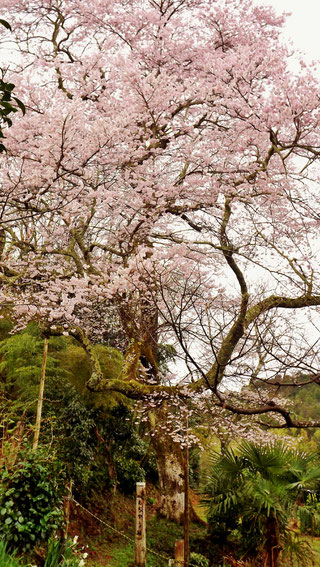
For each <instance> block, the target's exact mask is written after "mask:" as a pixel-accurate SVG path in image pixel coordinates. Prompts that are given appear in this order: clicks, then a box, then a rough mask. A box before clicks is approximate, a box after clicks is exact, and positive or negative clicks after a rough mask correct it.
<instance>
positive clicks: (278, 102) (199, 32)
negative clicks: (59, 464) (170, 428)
mask: <svg viewBox="0 0 320 567" xmlns="http://www.w3.org/2000/svg"><path fill="white" fill-rule="evenodd" d="M3 7H4V10H7V11H8V12H9V11H10V18H11V20H12V22H14V30H15V34H16V47H17V50H19V52H20V53H21V54H22V55H23V56H20V57H17V58H16V61H18V63H16V64H15V70H14V74H13V77H14V82H15V84H16V85H17V88H18V89H19V93H20V96H21V97H22V98H23V100H24V101H25V102H26V106H27V109H28V112H27V114H26V116H25V117H24V119H23V123H22V122H21V121H19V120H16V121H15V124H14V125H13V127H12V128H11V129H10V133H9V134H8V141H7V147H8V154H7V155H6V156H5V157H4V161H3V166H2V168H1V172H0V173H1V195H0V211H1V212H0V215H1V217H0V218H1V234H0V259H1V268H0V269H1V273H0V281H1V285H2V287H1V292H0V295H1V299H2V301H3V302H4V303H5V304H6V305H10V307H11V309H12V313H13V315H14V317H15V318H16V319H17V321H18V325H21V326H22V325H24V324H25V322H26V321H28V320H30V319H38V320H39V321H41V322H42V324H43V325H44V326H45V327H46V333H48V332H50V333H52V334H59V333H64V334H70V335H72V336H74V337H75V338H76V339H77V340H79V341H80V343H81V344H82V345H83V347H84V348H85V350H86V352H87V354H88V356H89V357H90V358H91V360H92V377H91V379H90V381H89V383H88V387H89V388H92V389H99V390H104V391H106V392H107V391H108V390H116V391H121V392H123V393H125V394H126V395H127V396H129V397H132V398H134V399H142V398H143V399H146V398H150V396H155V395H156V396H159V395H160V396H164V397H165V396H168V395H171V394H174V395H175V396H176V399H177V400H180V402H179V403H181V404H183V403H185V401H187V403H188V400H190V398H192V399H193V400H195V399H197V397H198V396H200V397H201V396H202V395H203V392H204V391H205V392H206V395H208V396H212V401H213V406H214V407H215V408H217V410H218V409H219V408H220V409H222V410H223V411H225V410H229V411H230V412H232V413H236V414H238V415H239V416H241V415H260V414H267V415H268V416H269V417H270V424H271V426H277V427H279V426H280V427H281V426H286V427H287V426H289V427H292V426H294V425H302V424H296V423H295V422H294V420H293V418H292V416H291V414H290V412H289V410H288V409H287V408H285V407H284V406H283V405H282V404H281V400H280V401H279V398H278V397H277V398H276V397H275V396H277V395H278V390H279V388H280V387H282V386H283V385H284V384H286V383H289V382H290V383H291V382H296V378H295V376H297V375H298V373H300V374H301V372H303V374H304V375H308V376H309V378H308V379H309V380H311V381H317V380H318V379H319V360H318V354H317V352H318V347H317V342H318V335H319V333H318V328H317V323H318V319H317V308H318V306H319V305H320V290H319V276H318V266H317V246H318V242H317V233H318V225H319V194H318V190H317V183H318V177H319V170H318V166H317V162H318V158H319V152H320V147H319V141H318V140H319V130H320V126H319V118H320V112H319V88H318V82H317V79H316V74H315V72H314V69H313V68H309V67H307V66H306V65H305V64H304V63H303V62H302V61H301V62H300V63H299V62H297V65H298V71H297V72H293V71H292V66H291V67H290V65H289V63H290V61H291V58H292V54H291V53H290V51H289V50H288V49H287V47H286V46H285V45H282V43H281V38H280V33H281V25H282V23H283V18H282V17H277V16H276V15H275V13H274V12H273V11H272V9H269V8H265V7H258V6H256V5H255V4H254V3H253V2H252V1H251V0H242V1H241V2H240V1H238V0H215V1H210V2H209V0H142V1H141V0H140V1H139V2H137V1H135V0H112V1H108V0H104V1H103V2H102V1H101V0H95V1H94V2H92V3H90V6H89V5H88V4H87V3H86V2H84V1H83V0H68V1H66V0H65V1H64V0H50V1H49V0H32V1H28V2H26V1H24V0H3ZM12 72H13V70H12ZM310 329H311V330H310ZM109 330H110V332H111V335H112V336H114V337H116V336H117V337H118V338H119V337H121V339H119V341H120V343H121V346H122V348H123V349H125V351H126V352H125V358H124V365H123V369H122V373H121V375H120V376H119V377H118V378H117V379H114V380H108V381H107V380H105V378H104V376H103V374H102V372H101V369H100V365H99V360H98V359H97V358H96V357H95V353H94V350H93V349H92V342H93V341H97V340H101V338H102V337H104V336H105V335H106V334H108V333H107V331H109ZM170 342H172V343H175V344H176V349H177V352H178V355H179V356H180V357H181V358H183V359H184V362H185V368H186V372H185V375H184V376H183V378H182V377H181V374H182V371H181V370H180V371H179V373H178V376H174V377H173V378H172V377H170V375H169V374H170V373H168V372H166V373H164V372H163V370H161V366H160V368H159V345H161V344H164V343H170ZM120 343H119V344H120ZM171 373H172V368H171ZM235 381H236V382H237V384H238V390H239V388H241V386H244V385H248V384H249V383H250V384H251V387H250V388H247V391H246V392H245V391H244V390H242V392H241V395H240V397H239V395H236V394H235V393H234V392H232V391H231V393H230V390H232V389H233V388H232V387H231V386H230V385H231V384H234V383H235ZM303 381H304V382H306V381H307V379H303ZM260 385H262V386H263V389H261V388H260ZM266 385H267V388H266ZM254 393H255V398H254V399H253V395H254ZM239 398H240V399H239ZM167 417H168V416H167V414H166V409H165V402H164V401H163V403H162V405H161V407H160V408H158V410H157V411H154V412H153V414H152V415H151V416H150V426H151V427H152V428H156V426H157V424H158V430H159V431H160V430H162V429H161V428H163V427H165V426H166V423H167ZM154 447H155V449H156V451H157V453H158V456H159V462H160V461H161V459H162V460H163V459H164V460H165V459H166V458H167V456H168V451H169V452H170V453H171V461H172V462H171V467H168V468H167V469H166V470H164V467H162V469H161V471H160V475H162V476H161V482H162V486H163V490H164V492H166V491H167V493H166V497H167V500H166V502H167V503H165V504H164V512H166V513H167V514H168V515H170V516H173V517H177V518H179V517H181V508H182V503H183V496H182V493H183V487H182V482H181V478H182V477H181V474H182V473H181V471H182V464H181V463H182V460H181V454H180V452H179V450H178V448H177V445H175V444H174V441H173V440H172V438H170V442H168V440H167V439H166V438H165V436H163V435H162V436H161V435H157V436H155V440H154ZM174 447H176V450H175V449H174ZM168 469H170V470H168ZM166 486H170V489H169V488H167V489H166ZM172 486H174V487H175V489H174V490H173V489H172ZM170 491H171V493H170ZM166 506H167V509H166Z"/></svg>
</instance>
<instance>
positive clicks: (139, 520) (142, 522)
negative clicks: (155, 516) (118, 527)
mask: <svg viewBox="0 0 320 567" xmlns="http://www.w3.org/2000/svg"><path fill="white" fill-rule="evenodd" d="M136 490H137V496H136V557H135V564H136V566H137V567H145V565H146V555H147V543H146V483H145V482H137V484H136Z"/></svg>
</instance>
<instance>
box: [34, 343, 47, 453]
mask: <svg viewBox="0 0 320 567" xmlns="http://www.w3.org/2000/svg"><path fill="white" fill-rule="evenodd" d="M47 356H48V337H44V343H43V355H42V366H41V374H40V384H39V394H38V404H37V417H36V426H35V430H34V437H33V444H32V450H33V451H35V450H36V449H37V447H38V441H39V435H40V426H41V416H42V403H43V391H44V381H45V377H46V366H47Z"/></svg>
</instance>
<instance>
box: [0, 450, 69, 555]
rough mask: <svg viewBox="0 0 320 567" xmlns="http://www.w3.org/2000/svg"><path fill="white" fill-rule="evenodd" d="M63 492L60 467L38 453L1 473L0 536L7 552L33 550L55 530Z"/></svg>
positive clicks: (59, 514)
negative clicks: (7, 548)
mask: <svg viewBox="0 0 320 567" xmlns="http://www.w3.org/2000/svg"><path fill="white" fill-rule="evenodd" d="M63 491H64V475H63V474H62V470H61V466H60V465H59V463H58V462H57V461H56V460H55V459H54V458H53V457H47V456H46V455H44V454H40V453H39V451H37V452H36V453H27V454H24V455H21V458H20V461H19V462H18V463H17V464H16V465H15V466H14V467H13V468H12V469H11V470H4V469H3V470H2V471H1V485H0V515H1V518H2V522H1V524H0V533H1V535H2V536H3V537H4V538H5V540H6V542H7V544H8V547H9V549H13V548H19V549H22V550H26V549H30V548H33V547H34V545H36V544H39V543H41V542H42V541H44V540H45V539H46V538H48V537H49V536H50V535H51V533H52V532H53V531H54V530H56V529H57V528H58V526H59V525H60V524H61V521H62V517H61V500H62V495H63Z"/></svg>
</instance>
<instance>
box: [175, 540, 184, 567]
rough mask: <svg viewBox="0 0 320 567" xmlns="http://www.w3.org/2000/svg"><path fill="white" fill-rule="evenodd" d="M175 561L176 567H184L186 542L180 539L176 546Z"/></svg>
mask: <svg viewBox="0 0 320 567" xmlns="http://www.w3.org/2000/svg"><path fill="white" fill-rule="evenodd" d="M174 560H175V565H176V567H182V565H184V540H183V539H178V540H177V541H176V542H175V544H174Z"/></svg>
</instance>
